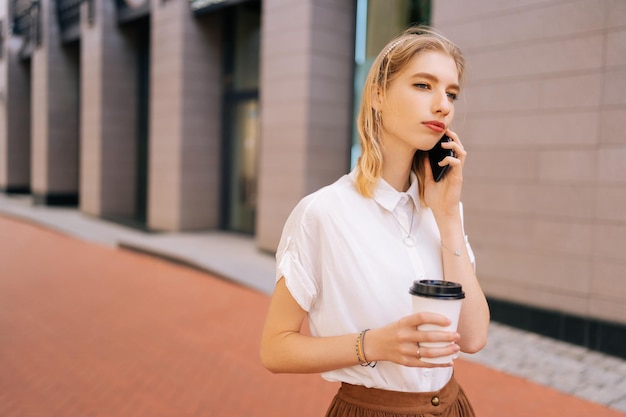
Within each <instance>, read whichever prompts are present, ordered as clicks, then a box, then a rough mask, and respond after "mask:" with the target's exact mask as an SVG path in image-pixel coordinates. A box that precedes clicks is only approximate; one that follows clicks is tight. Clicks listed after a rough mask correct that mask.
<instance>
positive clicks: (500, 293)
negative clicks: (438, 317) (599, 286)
mask: <svg viewBox="0 0 626 417" xmlns="http://www.w3.org/2000/svg"><path fill="white" fill-rule="evenodd" d="M481 286H482V287H483V288H485V289H486V291H489V294H490V295H491V296H492V297H495V298H499V299H501V300H509V301H513V302H516V303H520V304H524V305H529V306H533V307H538V308H547V309H550V310H557V311H567V312H569V313H571V314H575V315H580V316H588V315H589V314H590V308H589V304H590V302H589V299H588V298H587V297H586V296H583V295H580V294H572V293H568V292H563V291H547V290H546V289H545V288H542V287H531V286H526V287H521V286H517V285H513V284H511V283H510V282H506V281H503V280H493V279H488V278H487V279H486V278H482V277H481Z"/></svg>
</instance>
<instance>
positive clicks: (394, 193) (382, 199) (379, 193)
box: [350, 169, 420, 212]
mask: <svg viewBox="0 0 626 417" xmlns="http://www.w3.org/2000/svg"><path fill="white" fill-rule="evenodd" d="M356 171H357V169H354V170H352V172H351V173H350V177H351V178H352V180H353V181H356ZM409 181H410V185H409V189H408V190H407V191H406V192H400V191H398V190H396V189H395V188H393V187H392V186H391V185H390V184H389V183H388V182H387V181H385V180H384V179H383V178H380V179H379V180H378V184H376V186H375V188H374V196H373V199H374V201H376V202H377V203H378V204H379V205H380V206H381V207H383V208H384V209H385V210H387V211H394V210H395V208H396V206H397V205H398V203H399V202H400V199H401V198H402V196H403V195H405V194H406V195H408V196H409V197H410V198H411V199H412V200H413V205H414V206H415V208H416V209H417V211H418V212H419V209H420V204H419V199H418V197H417V195H418V184H417V175H415V173H414V172H413V171H411V174H410V176H409Z"/></svg>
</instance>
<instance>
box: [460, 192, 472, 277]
mask: <svg viewBox="0 0 626 417" xmlns="http://www.w3.org/2000/svg"><path fill="white" fill-rule="evenodd" d="M459 204H460V207H461V224H462V226H463V236H464V237H465V249H466V250H467V254H468V255H469V258H470V262H472V265H473V266H474V272H476V256H474V251H473V250H472V247H471V246H470V243H469V238H468V237H467V235H466V234H465V220H464V218H463V203H459Z"/></svg>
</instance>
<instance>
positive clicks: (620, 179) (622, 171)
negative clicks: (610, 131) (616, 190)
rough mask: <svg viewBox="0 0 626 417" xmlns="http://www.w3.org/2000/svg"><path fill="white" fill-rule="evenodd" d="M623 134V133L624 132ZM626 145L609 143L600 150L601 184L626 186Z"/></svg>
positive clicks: (599, 169) (599, 178) (599, 168)
mask: <svg viewBox="0 0 626 417" xmlns="http://www.w3.org/2000/svg"><path fill="white" fill-rule="evenodd" d="M622 134H623V133H622ZM624 158H626V146H620V145H617V146H615V145H607V146H604V147H602V148H601V149H600V151H599V152H598V181H599V182H600V184H603V185H606V184H622V185H624V186H626V163H624V161H626V159H624Z"/></svg>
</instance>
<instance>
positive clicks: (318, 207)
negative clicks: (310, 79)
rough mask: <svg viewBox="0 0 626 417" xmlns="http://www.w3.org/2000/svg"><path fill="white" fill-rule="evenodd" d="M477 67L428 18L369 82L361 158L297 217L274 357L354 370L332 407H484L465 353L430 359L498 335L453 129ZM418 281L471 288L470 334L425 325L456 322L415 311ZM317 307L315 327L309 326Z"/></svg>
mask: <svg viewBox="0 0 626 417" xmlns="http://www.w3.org/2000/svg"><path fill="white" fill-rule="evenodd" d="M463 71H464V59H463V57H462V55H461V52H460V50H459V49H458V47H456V46H455V45H454V44H452V43H451V42H450V41H448V40H447V39H445V38H444V37H443V36H441V35H439V34H437V33H435V32H433V31H432V30H430V29H428V28H425V27H414V28H411V29H409V30H407V31H405V32H404V33H403V34H401V35H400V36H398V37H397V38H395V39H394V40H392V41H391V42H390V43H389V44H388V45H387V46H386V47H385V48H384V49H383V50H382V51H381V53H380V54H379V55H378V57H377V58H376V60H375V61H374V63H373V65H372V68H371V70H370V72H369V75H368V77H367V80H366V82H365V86H364V90H363V99H362V103H361V109H360V113H359V117H358V126H359V133H360V139H361V147H362V155H361V157H360V158H359V161H358V164H357V166H356V167H355V169H354V170H353V171H352V172H351V173H350V174H349V175H345V176H343V177H342V178H340V179H339V180H338V181H336V182H335V183H334V184H332V185H330V186H327V187H324V188H322V189H321V190H319V191H317V192H315V193H313V194H311V195H309V196H307V197H305V198H304V199H302V201H300V203H299V204H298V205H297V206H296V207H295V209H294V210H293V212H292V214H291V215H290V217H289V219H288V220H287V222H286V224H285V228H284V230H283V235H282V238H281V241H280V244H279V247H278V251H277V255H276V256H277V283H276V288H275V291H274V294H273V296H272V301H271V304H270V308H269V311H268V316H267V319H266V324H265V328H264V331H263V337H262V341H261V359H262V361H263V364H264V365H265V366H266V367H267V368H268V369H269V370H271V371H272V372H291V373H309V372H321V373H322V376H323V377H324V378H325V379H327V380H329V381H341V382H342V385H341V388H340V390H339V392H338V394H337V396H336V397H335V399H334V400H333V402H332V404H331V406H330V408H329V410H328V413H327V416H357V415H358V416H382V415H385V416H393V415H403V416H407V415H416V416H417V415H424V414H431V413H438V415H443V416H473V415H474V413H473V410H472V408H471V405H470V404H469V401H468V400H467V398H466V397H465V395H464V393H463V391H462V390H461V389H460V388H459V386H458V384H457V383H456V381H455V380H454V377H453V367H452V363H448V364H445V365H432V364H429V363H426V362H424V361H422V360H421V359H422V358H432V357H438V356H444V355H450V354H457V353H458V352H459V351H463V352H468V353H474V352H477V351H479V350H480V349H482V347H483V346H484V345H485V343H486V339H487V328H488V323H489V310H488V306H487V302H486V300H485V297H484V294H483V292H482V290H481V288H480V285H479V283H478V280H477V279H476V275H475V271H474V265H473V263H474V259H473V254H472V252H471V249H470V246H469V244H468V243H467V241H466V238H465V234H464V231H463V223H462V206H461V202H460V197H461V188H462V183H463V175H462V174H463V165H464V163H465V159H466V155H467V153H466V151H465V149H464V148H463V145H462V143H461V141H460V139H459V137H458V136H457V134H456V133H454V132H453V131H452V130H450V129H449V126H450V123H451V122H452V119H453V117H454V101H455V100H456V98H457V96H458V94H459V92H460V84H461V82H460V80H461V79H462V76H463ZM444 134H445V135H447V136H448V137H449V138H450V139H451V140H450V142H448V143H444V144H443V145H441V146H442V147H443V148H446V149H449V150H452V151H453V152H454V154H453V155H454V156H448V157H446V158H445V159H444V160H443V161H441V162H440V164H439V165H440V166H443V165H446V164H448V165H449V167H448V170H447V172H446V174H445V176H444V177H443V179H441V180H440V181H438V182H436V181H435V180H434V178H433V174H432V171H431V166H430V162H429V160H428V158H427V157H426V156H427V150H429V149H431V148H433V147H434V146H435V145H437V143H438V141H439V140H440V139H441V137H442V136H443V135H444ZM417 279H445V280H448V281H455V282H458V283H460V284H461V285H462V286H463V290H464V291H465V294H466V298H465V300H464V301H463V307H462V310H461V316H460V319H459V325H458V330H457V332H445V331H419V330H417V327H418V326H419V325H421V324H424V323H431V324H437V325H440V326H446V325H448V324H449V322H448V320H447V319H446V318H445V317H443V316H440V315H437V314H434V313H418V314H412V310H411V298H410V295H409V294H408V289H409V287H410V285H411V284H412V283H413V280H417ZM305 318H308V322H309V326H310V331H311V335H308V334H306V333H303V332H302V331H301V327H302V324H303V322H304V320H305ZM368 329H370V330H368ZM421 342H448V345H447V346H445V347H437V348H428V347H420V346H419V344H420V343H421ZM450 342H451V343H450Z"/></svg>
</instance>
